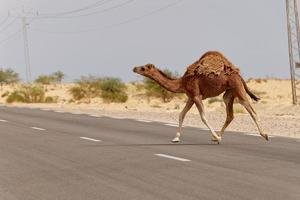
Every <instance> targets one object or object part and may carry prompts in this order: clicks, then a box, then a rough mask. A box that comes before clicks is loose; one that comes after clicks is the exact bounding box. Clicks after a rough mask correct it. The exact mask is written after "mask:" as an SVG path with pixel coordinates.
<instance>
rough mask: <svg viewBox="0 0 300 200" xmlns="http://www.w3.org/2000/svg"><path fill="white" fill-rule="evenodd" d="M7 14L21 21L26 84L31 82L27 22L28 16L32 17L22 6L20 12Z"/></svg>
mask: <svg viewBox="0 0 300 200" xmlns="http://www.w3.org/2000/svg"><path fill="white" fill-rule="evenodd" d="M9 13H12V14H9V15H10V16H12V17H16V18H19V19H21V24H22V31H23V42H24V59H25V75H26V82H27V83H30V82H31V66H30V53H29V42H28V33H27V28H28V26H29V23H28V21H27V18H28V15H32V14H33V13H31V12H25V9H24V6H23V8H22V11H21V12H19V11H15V12H14V11H12V12H11V11H10V12H9Z"/></svg>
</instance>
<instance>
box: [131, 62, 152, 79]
mask: <svg viewBox="0 0 300 200" xmlns="http://www.w3.org/2000/svg"><path fill="white" fill-rule="evenodd" d="M133 72H134V73H137V74H140V75H142V76H147V77H153V75H154V73H155V72H157V70H156V68H155V66H154V65H153V64H147V65H144V66H139V67H135V68H133Z"/></svg>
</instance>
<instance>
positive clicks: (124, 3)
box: [36, 0, 135, 19]
mask: <svg viewBox="0 0 300 200" xmlns="http://www.w3.org/2000/svg"><path fill="white" fill-rule="evenodd" d="M133 1H135V0H127V1H125V2H122V3H119V4H116V5H114V6H111V7H108V8H105V9H102V10H98V11H94V12H90V13H86V14H81V15H73V16H53V17H36V18H37V19H73V18H79V17H88V16H91V15H96V14H100V13H105V12H108V11H111V10H114V9H117V8H120V7H123V6H126V5H127V4H129V3H131V2H133Z"/></svg>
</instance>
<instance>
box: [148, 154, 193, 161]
mask: <svg viewBox="0 0 300 200" xmlns="http://www.w3.org/2000/svg"><path fill="white" fill-rule="evenodd" d="M154 155H155V156H159V157H163V158H168V159H173V160H178V161H181V162H189V161H191V160H188V159H185V158H180V157H176V156H170V155H166V154H154Z"/></svg>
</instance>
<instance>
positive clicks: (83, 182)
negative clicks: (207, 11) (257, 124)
mask: <svg viewBox="0 0 300 200" xmlns="http://www.w3.org/2000/svg"><path fill="white" fill-rule="evenodd" d="M199 120H200V119H199ZM212 123H213V122H212ZM175 132H176V127H174V126H173V124H165V123H158V122H151V121H138V120H134V119H117V118H109V117H103V116H89V115H84V114H79V115H76V114H71V113H62V112H60V113H58V112H54V111H45V110H40V109H28V108H13V107H5V106H1V107H0V137H1V138H0V199H1V200H96V199H97V200H102V199H103V200H106V199H107V200H115V199H125V200H127V199H128V200H129V199H130V200H132V199H137V200H148V199H149V200H154V199H155V200H157V199H163V200H168V199H170V200H171V199H172V200H176V199H180V200H182V199H197V200H199V199H201V200H205V199H214V200H216V199H217V200H219V199H230V200H234V199H238V200H240V199H249V200H253V199H272V200H276V199H278V200H282V199H284V200H289V199H293V200H294V199H295V200H297V199H300V141H299V140H297V139H292V138H282V137H272V138H270V142H266V141H264V140H263V139H262V138H260V137H256V136H254V135H247V134H241V133H230V132H227V133H226V135H225V136H224V138H223V141H222V144H221V145H215V144H212V143H211V142H210V138H211V136H210V134H209V133H208V131H207V130H200V129H197V128H192V127H185V128H184V129H183V138H182V139H183V142H182V143H181V144H171V143H170V140H171V139H172V138H173V137H174V135H175Z"/></svg>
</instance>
